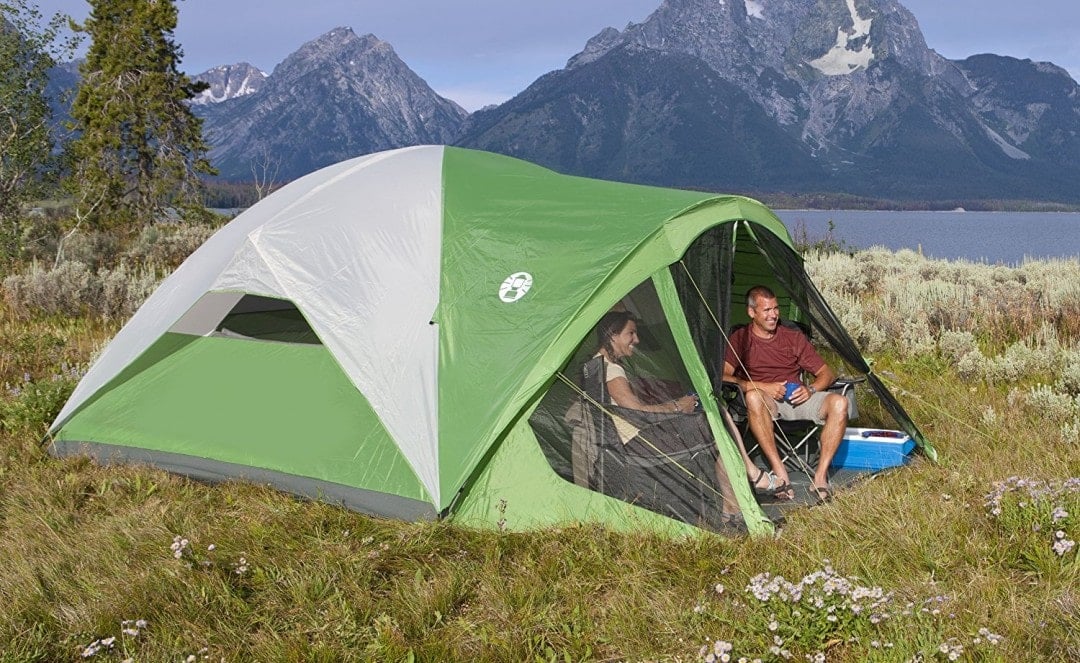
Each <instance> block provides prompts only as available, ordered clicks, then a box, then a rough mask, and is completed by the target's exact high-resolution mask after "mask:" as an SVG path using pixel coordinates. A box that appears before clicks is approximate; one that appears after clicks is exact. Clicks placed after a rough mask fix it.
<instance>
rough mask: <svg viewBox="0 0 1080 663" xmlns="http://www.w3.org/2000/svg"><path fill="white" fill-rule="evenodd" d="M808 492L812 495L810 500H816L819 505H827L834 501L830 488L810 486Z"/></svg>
mask: <svg viewBox="0 0 1080 663" xmlns="http://www.w3.org/2000/svg"><path fill="white" fill-rule="evenodd" d="M807 491H808V492H809V493H810V499H812V500H814V501H815V502H817V503H818V504H825V503H826V502H831V501H832V491H831V490H829V487H828V486H825V487H822V486H814V485H811V486H808V487H807Z"/></svg>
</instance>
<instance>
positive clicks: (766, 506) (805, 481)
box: [758, 469, 878, 523]
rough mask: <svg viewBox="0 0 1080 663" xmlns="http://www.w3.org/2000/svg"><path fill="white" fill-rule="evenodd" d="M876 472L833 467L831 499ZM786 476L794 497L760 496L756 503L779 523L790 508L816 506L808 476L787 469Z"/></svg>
mask: <svg viewBox="0 0 1080 663" xmlns="http://www.w3.org/2000/svg"><path fill="white" fill-rule="evenodd" d="M877 474H878V472H871V471H868V470H846V469H835V470H832V471H830V472H829V483H830V484H831V485H832V489H833V499H837V496H838V495H839V496H840V499H843V497H842V494H843V491H844V490H845V489H847V488H850V487H852V486H853V485H855V484H856V483H858V482H860V481H866V480H869V479H871V478H873V477H874V476H876V475H877ZM788 476H789V478H790V479H791V485H792V486H793V487H794V488H795V499H793V500H774V499H772V498H761V499H759V500H758V503H759V504H760V505H761V509H762V510H763V511H764V512H765V515H767V516H768V517H769V519H771V520H772V521H773V522H776V523H779V522H781V521H783V520H784V514H785V513H786V512H788V511H791V510H792V509H800V508H804V507H807V506H817V504H818V501H817V499H816V498H815V497H813V496H812V494H811V492H810V478H809V477H808V476H806V475H805V474H804V473H802V472H800V471H792V470H791V469H789V470H788Z"/></svg>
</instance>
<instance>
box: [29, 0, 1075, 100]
mask: <svg viewBox="0 0 1080 663" xmlns="http://www.w3.org/2000/svg"><path fill="white" fill-rule="evenodd" d="M661 1H662V0H535V1H534V2H522V1H521V0H259V1H258V2H255V1H253V0H179V1H178V2H177V7H178V9H179V20H178V23H177V28H176V31H175V33H174V36H175V38H176V41H177V42H178V43H179V44H180V46H181V48H182V49H183V52H184V57H183V60H182V61H181V68H182V69H183V70H184V71H185V72H187V73H188V74H198V73H201V72H203V71H206V70H207V69H210V68H212V67H215V66H217V65H222V64H235V63H238V62H249V63H251V64H253V65H255V66H256V67H258V68H260V69H262V70H263V71H265V72H267V73H270V72H272V71H273V69H274V67H275V66H276V65H277V64H278V63H280V62H281V61H282V60H284V59H285V58H286V57H287V56H288V55H289V54H291V53H292V52H294V51H296V50H297V49H298V48H300V46H301V45H303V44H304V43H305V42H308V41H310V40H312V39H315V38H317V37H319V36H320V35H322V34H324V33H326V32H329V31H330V30H332V29H334V28H337V27H350V28H352V29H353V31H354V32H356V34H358V35H365V34H368V33H371V34H374V35H375V36H376V37H378V38H379V39H382V40H383V41H386V42H389V43H390V45H391V46H393V48H394V51H395V52H397V54H398V56H399V57H400V58H401V59H402V60H403V61H404V62H405V63H406V64H407V65H408V66H409V67H410V68H411V69H412V70H413V71H415V72H416V73H417V74H418V75H419V76H420V77H421V78H423V79H424V80H425V81H427V83H428V85H430V86H431V87H432V88H433V89H434V90H435V91H436V92H438V93H439V94H441V95H442V96H444V97H446V98H448V99H452V100H453V101H455V102H457V103H458V104H460V105H461V106H462V107H464V108H465V109H466V110H469V111H473V110H476V109H477V108H481V107H483V106H485V105H488V104H494V103H500V102H503V101H505V100H507V99H509V98H510V97H512V96H514V95H515V94H517V93H519V92H521V91H522V90H524V89H525V88H526V87H528V86H529V84H531V83H532V82H533V81H535V80H536V79H537V78H539V77H540V76H542V75H543V74H545V73H547V72H549V71H552V70H555V69H561V68H562V67H564V66H565V65H566V61H567V60H568V59H569V58H570V57H572V56H573V55H575V54H576V53H578V52H579V51H580V50H581V49H582V48H583V47H584V46H585V42H586V41H587V40H588V39H589V38H590V37H592V36H593V35H595V34H596V33H598V32H600V30H602V29H603V28H605V27H609V26H610V27H614V28H617V29H619V30H622V29H623V28H625V27H626V25H627V24H628V23H631V22H633V23H640V22H642V21H644V20H645V19H646V18H647V17H648V16H649V14H651V13H652V12H653V11H654V10H655V9H656V8H657V7H659V6H660V4H661ZM729 1H730V0H729ZM780 1H784V0H758V2H759V3H760V4H762V5H764V8H765V11H768V5H769V4H770V3H771V2H780ZM29 2H31V3H34V0H29ZM900 2H901V4H902V5H904V6H905V7H907V8H908V10H910V11H911V13H912V14H914V15H915V18H916V19H917V20H918V22H919V26H920V27H921V28H922V31H923V35H924V37H925V38H926V43H927V45H929V46H930V48H932V49H934V50H935V51H937V52H938V53H940V54H941V55H943V56H945V57H947V58H950V59H963V58H966V57H968V56H970V55H975V54H978V53H995V54H997V55H1009V56H1012V57H1016V58H1022V59H1023V58H1030V59H1032V60H1037V61H1049V62H1053V63H1054V64H1056V65H1058V66H1060V67H1062V68H1064V69H1066V70H1068V71H1069V73H1070V74H1071V75H1072V77H1073V78H1074V79H1076V80H1080V1H1078V0H1027V1H1026V2H1020V1H1019V0H900ZM36 4H37V6H38V7H39V8H40V9H41V11H42V12H43V13H45V14H46V15H51V14H52V13H53V12H56V11H60V12H64V13H66V14H69V15H71V16H72V17H73V18H75V19H76V20H81V19H84V18H85V17H86V15H87V14H88V13H89V5H88V4H87V2H86V1H85V0H38V1H37V2H36Z"/></svg>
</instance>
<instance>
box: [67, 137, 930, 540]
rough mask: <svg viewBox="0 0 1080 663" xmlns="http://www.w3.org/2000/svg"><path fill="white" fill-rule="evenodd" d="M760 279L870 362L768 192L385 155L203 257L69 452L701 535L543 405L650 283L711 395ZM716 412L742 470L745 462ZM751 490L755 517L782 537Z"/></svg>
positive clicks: (424, 515)
mask: <svg viewBox="0 0 1080 663" xmlns="http://www.w3.org/2000/svg"><path fill="white" fill-rule="evenodd" d="M756 282H765V283H768V284H771V285H773V286H774V287H775V289H776V290H777V292H778V293H781V292H782V293H784V295H783V298H784V300H783V301H784V302H785V303H786V307H787V310H789V311H790V312H791V313H792V314H800V313H803V312H809V313H811V314H813V315H814V316H816V317H815V324H818V325H823V327H824V329H826V330H827V333H826V336H827V338H828V340H829V342H830V343H832V344H833V345H834V346H835V347H836V348H837V350H838V351H839V352H842V353H844V355H845V358H847V359H849V360H853V361H854V365H855V366H856V368H857V369H859V370H863V371H865V372H869V368H868V367H867V366H866V365H865V362H862V358H861V357H860V356H859V355H858V351H857V350H855V349H854V346H852V345H851V341H850V339H849V338H848V337H847V335H846V334H845V333H844V332H843V329H842V327H841V326H840V325H839V323H838V322H837V321H836V320H835V317H830V316H831V313H830V312H829V311H828V307H827V305H826V304H825V303H824V302H823V301H822V300H821V298H820V296H819V295H818V294H817V291H816V290H815V289H814V287H813V285H812V284H811V283H810V281H809V280H808V279H807V278H806V276H805V273H804V272H803V271H802V267H801V261H800V260H799V258H798V256H797V254H796V253H795V252H794V250H793V249H792V246H791V239H790V236H789V235H788V233H787V231H786V229H785V228H784V226H783V224H782V222H781V221H780V220H779V219H777V217H776V216H775V215H773V214H772V213H771V212H770V211H769V210H768V209H766V208H765V207H764V206H762V205H761V204H759V203H757V202H755V201H753V200H750V199H747V198H743V197H738V196H718V195H714V194H709V193H702V192H692V191H683V190H674V189H663V188H656V187H646V186H638V185H629V184H622V183H615V182H608V181H599V180H593V179H586V178H580V177H570V176H565V175H561V174H557V173H555V172H552V171H550V170H547V169H544V168H541V167H539V166H536V165H533V164H529V163H526V162H523V161H520V160H516V159H513V158H509V157H505V156H500V155H495V154H490V153H484V152H479V151H473V150H466V149H459V148H453V147H443V146H419V147H410V148H404V149H399V150H393V151H388V152H382V153H377V154H370V155H366V156H362V157H358V158H355V159H352V160H348V161H344V162H341V163H338V164H336V165H332V166H329V167H326V168H324V169H321V170H319V171H317V172H314V173H312V174H310V175H307V176H305V177H303V178H301V179H299V180H296V181H294V182H292V183H290V184H288V185H287V186H285V187H283V188H281V189H280V190H278V191H276V192H275V193H273V194H272V195H270V196H268V197H267V198H265V199H263V200H261V201H260V202H258V203H257V204H256V205H254V206H252V207H251V208H249V209H248V210H246V211H245V212H243V213H242V214H240V215H239V216H237V217H236V218H235V219H233V220H232V221H231V222H230V223H228V224H227V225H226V226H224V227H223V228H222V229H221V230H220V231H218V232H217V233H216V234H215V235H214V236H212V237H211V238H210V239H209V240H208V241H207V242H206V243H205V244H204V245H203V246H201V247H200V248H199V249H198V250H197V251H195V252H194V253H193V254H192V255H191V256H190V257H189V258H188V259H187V260H186V261H185V262H184V263H183V264H182V265H181V266H180V267H179V268H178V269H177V270H176V271H175V272H174V273H173V274H171V275H170V276H169V277H168V278H167V279H166V280H165V281H164V282H163V283H162V284H161V285H160V286H159V287H158V289H157V290H156V291H155V292H154V293H153V294H152V295H151V296H150V297H149V298H148V299H147V301H146V302H145V303H144V304H143V306H142V307H141V308H140V309H139V310H138V311H137V312H136V314H135V315H134V316H133V317H132V318H131V320H130V321H129V322H128V323H127V324H126V325H125V326H124V327H123V328H122V329H121V330H120V332H119V333H118V334H117V335H116V337H115V338H114V339H113V340H112V341H111V342H110V343H109V344H108V346H107V347H106V348H105V349H104V351H103V352H102V353H101V355H100V356H99V357H98V359H97V360H96V361H95V362H94V364H93V365H92V366H91V368H90V370H89V371H88V373H87V374H86V375H85V377H84V378H83V379H82V380H81V381H80V383H79V384H78V385H77V387H76V389H75V390H74V392H73V394H72V395H71V398H70V399H69V401H68V402H67V403H66V405H65V406H64V408H63V409H62V411H61V412H60V413H59V415H58V416H57V418H56V420H55V422H54V423H53V425H52V427H51V429H50V432H49V444H50V450H51V452H52V453H54V454H56V455H60V456H64V455H71V454H88V455H90V456H92V457H94V458H96V459H98V460H99V461H101V462H127V463H145V464H149V465H152V466H156V467H160V468H164V469H166V470H169V471H173V472H177V473H182V474H185V475H188V476H192V477H195V478H198V479H203V480H210V481H214V480H228V479H234V478H236V479H245V480H249V481H254V482H261V483H267V484H271V485H273V486H276V487H278V488H280V489H282V490H285V491H289V492H292V493H295V494H298V495H302V496H307V497H311V498H315V499H323V500H327V501H332V502H336V503H341V504H344V505H345V506H347V507H349V508H353V509H356V510H359V511H362V512H365V513H370V514H375V515H379V516H384V517H391V518H401V519H409V520H417V519H436V518H450V519H452V520H453V521H454V522H459V523H463V524H466V525H475V526H486V527H500V528H505V529H511V530H523V529H532V528H538V527H544V526H549V525H556V524H562V523H568V522H586V523H602V524H604V525H606V526H609V527H612V528H615V529H651V530H655V531H663V532H693V531H698V530H697V529H696V528H695V527H694V524H693V523H686V522H681V521H679V520H677V519H675V518H672V517H670V516H669V515H664V514H661V513H656V512H654V511H650V510H648V509H645V508H642V507H640V506H638V505H636V504H633V503H630V502H627V501H624V500H622V499H617V498H613V497H611V496H609V495H606V494H603V493H600V492H597V491H596V490H592V489H590V488H589V487H588V486H583V485H581V484H580V482H578V483H575V482H574V480H573V478H572V476H571V475H572V470H567V469H566V467H564V465H565V462H564V461H565V457H566V454H565V453H562V452H561V451H559V450H558V449H553V448H552V447H551V445H545V444H543V443H542V442H541V438H544V437H545V435H544V434H542V433H540V434H538V432H537V431H538V430H539V429H538V428H537V427H536V421H537V419H538V417H539V415H538V414H537V412H538V409H537V408H538V405H539V404H540V403H541V402H543V401H544V399H545V396H546V395H547V394H548V393H549V392H551V391H552V390H553V388H555V387H556V385H561V384H563V382H564V380H563V379H561V378H562V377H563V376H565V374H566V372H567V370H568V366H569V365H570V363H571V362H572V361H574V358H575V357H580V356H581V354H582V352H583V348H587V346H588V344H589V343H590V341H589V340H588V339H589V338H590V333H591V329H592V327H593V326H594V325H595V324H596V323H597V321H598V320H599V319H600V318H601V316H602V315H603V314H604V313H605V312H607V311H608V310H609V309H611V308H612V307H613V306H615V305H618V304H619V303H620V302H622V301H624V298H626V297H627V296H628V295H629V294H631V293H632V292H635V291H637V292H640V291H641V289H642V288H643V287H646V289H647V290H648V291H649V292H648V295H649V296H648V297H647V298H639V300H640V301H641V302H643V303H641V304H640V307H641V308H643V309H649V308H651V309H655V310H656V311H659V312H661V314H662V318H661V319H662V320H663V321H664V322H665V324H664V325H661V326H663V327H664V333H665V334H667V336H668V337H669V338H670V342H671V349H672V352H674V353H675V355H674V356H675V358H676V359H677V360H678V361H675V362H674V363H676V364H680V376H681V379H682V380H683V381H684V383H689V384H688V385H687V386H688V387H689V385H692V386H693V388H694V389H695V390H696V391H697V392H698V393H703V394H704V393H710V391H711V389H712V383H713V380H714V378H715V376H716V374H717V373H716V366H715V361H716V358H717V356H718V355H719V353H718V352H713V351H711V350H712V349H716V348H719V347H720V346H719V343H722V340H723V339H722V336H718V334H721V332H720V330H721V329H723V325H726V324H727V322H728V321H729V320H733V319H735V318H737V317H738V311H735V312H734V314H733V313H732V311H731V308H732V306H731V293H732V292H736V293H740V292H742V291H744V290H745V287H746V286H748V285H749V284H751V283H756ZM646 300H647V301H646ZM736 308H738V307H736ZM874 387H875V390H881V391H882V392H884V386H883V385H881V384H880V383H879V382H878V383H874ZM704 401H705V405H706V408H705V409H706V412H705V415H704V416H706V417H707V419H708V426H709V427H710V429H711V430H712V432H713V433H714V435H715V439H716V446H717V447H718V448H719V454H720V457H721V458H722V459H723V465H724V467H726V468H730V469H731V473H732V475H733V476H735V475H737V474H738V472H739V471H740V470H739V468H740V467H741V466H740V464H739V462H740V457H739V455H738V453H737V451H736V450H735V449H734V447H733V445H732V444H731V440H730V437H729V436H728V435H727V433H726V431H725V430H724V428H723V426H722V424H721V423H720V419H719V416H718V410H717V406H716V404H715V402H712V401H711V400H710V399H704ZM889 401H890V403H892V406H893V407H894V409H895V410H896V413H897V420H898V421H899V422H900V423H901V425H902V426H903V427H904V428H905V429H906V430H908V431H909V432H910V433H911V434H912V435H913V436H914V437H915V438H916V439H917V440H918V441H919V442H920V444H923V445H925V440H923V438H922V436H921V435H920V434H919V433H918V431H917V430H916V429H915V427H914V424H912V423H911V421H910V419H908V417H907V416H906V414H904V413H903V411H902V409H901V408H900V407H899V404H898V403H896V402H895V401H894V400H892V399H891V397H889ZM541 418H542V417H541ZM565 448H566V447H564V448H563V449H564V450H565ZM926 448H927V449H929V447H928V445H926ZM745 483H746V482H745V481H742V482H736V485H735V492H736V497H737V501H738V504H739V506H740V508H741V510H742V511H743V514H744V515H745V517H746V522H747V525H748V527H749V528H750V530H751V532H766V531H770V528H771V523H770V522H769V521H768V520H767V519H766V518H765V517H764V516H763V514H762V512H761V511H760V509H759V508H758V507H757V504H756V503H755V502H754V499H753V495H752V493H751V492H750V489H749V487H748V486H747V485H745Z"/></svg>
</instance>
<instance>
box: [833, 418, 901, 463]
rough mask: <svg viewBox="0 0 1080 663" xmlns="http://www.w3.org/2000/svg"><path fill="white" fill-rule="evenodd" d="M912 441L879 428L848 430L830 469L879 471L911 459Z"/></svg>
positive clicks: (896, 433) (894, 431) (894, 432)
mask: <svg viewBox="0 0 1080 663" xmlns="http://www.w3.org/2000/svg"><path fill="white" fill-rule="evenodd" d="M913 449H915V440H913V439H911V436H910V435H908V434H907V433H905V432H903V431H898V430H885V429H881V428H848V429H846V430H845V431H844V439H842V440H840V448H839V449H837V451H836V457H835V458H833V462H832V466H833V467H841V468H845V469H849V470H883V469H885V468H887V467H896V466H898V465H903V464H904V463H907V462H908V461H909V460H910V459H911V452H912V450H913Z"/></svg>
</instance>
